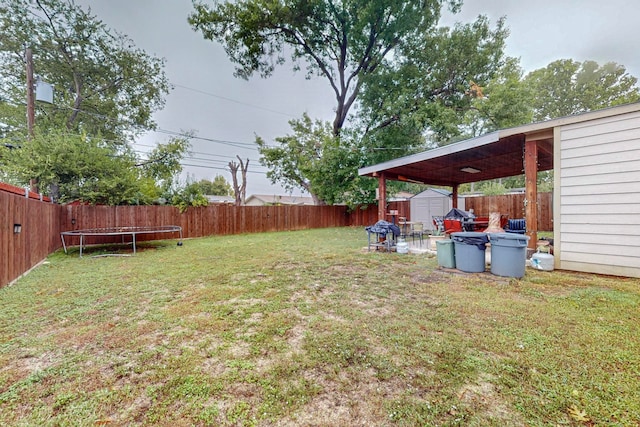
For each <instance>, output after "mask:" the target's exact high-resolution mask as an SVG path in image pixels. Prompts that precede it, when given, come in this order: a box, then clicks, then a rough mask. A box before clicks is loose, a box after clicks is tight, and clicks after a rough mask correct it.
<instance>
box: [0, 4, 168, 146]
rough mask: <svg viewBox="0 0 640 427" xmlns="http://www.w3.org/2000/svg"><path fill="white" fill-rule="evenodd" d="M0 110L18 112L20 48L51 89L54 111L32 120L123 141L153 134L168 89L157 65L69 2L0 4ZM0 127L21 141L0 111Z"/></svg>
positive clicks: (21, 67)
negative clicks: (29, 53)
mask: <svg viewBox="0 0 640 427" xmlns="http://www.w3.org/2000/svg"><path fill="white" fill-rule="evenodd" d="M0 33H1V34H2V37H1V38H0V81H2V91H1V92H0V105H1V104H3V103H6V104H9V105H11V106H13V107H15V108H17V109H19V110H21V111H22V112H23V113H22V114H21V117H22V118H24V108H25V107H24V98H25V96H24V93H25V90H24V87H25V81H26V77H25V66H24V50H25V47H28V48H31V49H32V51H33V58H34V63H35V65H34V68H35V74H36V75H38V76H39V77H41V79H42V80H43V81H45V82H48V83H50V84H52V85H53V86H54V89H55V94H54V103H55V105H53V106H50V105H40V106H39V107H38V111H37V118H36V121H37V122H38V123H39V124H41V125H43V128H58V129H59V128H62V127H66V129H67V130H68V131H73V132H76V133H80V132H85V133H87V134H88V135H94V136H95V135H98V134H101V135H102V136H103V137H104V138H107V139H111V140H119V141H121V140H123V139H126V138H127V137H129V136H132V135H137V134H140V133H142V132H144V131H145V130H146V129H150V128H154V127H155V123H154V122H153V120H152V117H151V116H152V113H153V112H154V111H157V110H158V109H160V108H162V106H163V105H164V95H166V94H167V93H168V92H169V83H168V81H167V79H166V77H165V74H164V71H163V66H164V63H163V60H161V59H159V58H156V57H154V56H151V55H148V54H146V53H145V52H144V51H142V50H140V49H137V48H136V47H135V46H134V45H133V42H132V41H131V40H130V39H128V38H127V37H126V36H124V35H122V34H120V33H118V32H116V31H113V30H111V29H109V28H108V27H107V26H106V25H105V24H104V23H102V21H100V20H99V19H98V18H97V17H95V16H94V15H92V14H91V13H90V12H87V11H85V10H83V9H82V8H81V7H79V6H77V5H76V4H75V3H74V2H73V1H72V0H6V1H3V2H2V5H1V6H0ZM0 113H2V114H3V116H0V122H6V123H7V124H9V125H11V126H12V128H13V129H14V131H15V132H17V133H18V134H22V135H24V134H25V133H26V132H25V131H24V127H23V126H21V125H20V123H21V122H16V121H15V120H14V119H12V117H14V116H13V115H8V117H7V116H5V115H4V114H5V112H4V111H3V110H2V109H0Z"/></svg>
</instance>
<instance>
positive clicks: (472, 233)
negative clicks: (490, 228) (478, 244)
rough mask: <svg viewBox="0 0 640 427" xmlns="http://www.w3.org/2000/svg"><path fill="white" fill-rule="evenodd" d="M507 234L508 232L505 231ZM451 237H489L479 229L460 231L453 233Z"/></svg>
mask: <svg viewBox="0 0 640 427" xmlns="http://www.w3.org/2000/svg"><path fill="white" fill-rule="evenodd" d="M505 234H506V233H505ZM451 237H480V238H482V237H487V233H481V232H479V231H458V232H456V233H451Z"/></svg>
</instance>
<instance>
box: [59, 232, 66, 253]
mask: <svg viewBox="0 0 640 427" xmlns="http://www.w3.org/2000/svg"><path fill="white" fill-rule="evenodd" d="M60 238H61V239H62V247H63V248H64V253H65V254H66V253H67V245H66V244H65V243H64V235H62V234H61V235H60Z"/></svg>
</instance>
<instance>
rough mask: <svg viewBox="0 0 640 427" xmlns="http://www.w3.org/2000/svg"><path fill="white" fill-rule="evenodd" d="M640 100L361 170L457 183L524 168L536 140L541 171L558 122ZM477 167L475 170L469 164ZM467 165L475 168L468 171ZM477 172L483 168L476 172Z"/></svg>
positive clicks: (548, 163)
mask: <svg viewBox="0 0 640 427" xmlns="http://www.w3.org/2000/svg"><path fill="white" fill-rule="evenodd" d="M639 109H640V103H635V104H627V105H623V106H618V107H612V108H607V109H604V110H598V111H593V112H589V113H583V114H579V115H575V116H568V117H563V118H559V119H554V120H549V121H546V122H539V123H533V124H528V125H523V126H518V127H514V128H509V129H503V130H499V131H496V132H492V133H489V134H486V135H483V136H479V137H477V138H472V139H468V140H465V141H461V142H457V143H453V144H450V145H446V146H444V147H440V148H435V149H432V150H428V151H424V152H422V153H418V154H414V155H411V156H406V157H400V158H398V159H394V160H390V161H388V162H384V163H379V164H377V165H373V166H368V167H365V168H361V169H359V171H358V173H359V174H360V175H362V176H371V177H380V176H381V175H382V174H383V175H384V177H385V179H388V180H398V181H409V182H418V183H423V184H430V185H444V186H451V187H454V186H457V185H459V184H464V183H468V182H477V181H484V180H488V179H496V178H504V177H509V176H516V175H521V174H523V173H524V165H523V163H524V162H523V158H524V157H523V156H524V145H525V141H536V145H537V147H538V148H537V151H538V152H537V164H538V170H539V171H544V170H549V169H553V133H554V128H555V127H557V126H562V125H567V124H573V123H579V122H584V121H589V120H594V119H598V118H601V117H607V116H612V115H616V114H622V113H625V112H628V111H637V110H639ZM468 168H471V169H468ZM463 169H466V170H471V171H472V172H474V173H470V172H465V171H464V170H463ZM475 171H477V172H475Z"/></svg>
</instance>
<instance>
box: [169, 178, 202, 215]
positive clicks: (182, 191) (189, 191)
mask: <svg viewBox="0 0 640 427" xmlns="http://www.w3.org/2000/svg"><path fill="white" fill-rule="evenodd" d="M170 197H171V198H170V200H171V204H172V205H173V206H176V207H177V208H178V209H179V210H180V212H185V211H186V210H187V209H188V208H189V206H207V205H208V204H209V201H208V200H207V198H206V197H204V195H203V194H202V191H201V189H200V186H199V185H198V184H197V183H191V184H187V185H185V186H184V187H178V188H176V189H174V190H173V191H172V193H171V196H170Z"/></svg>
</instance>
